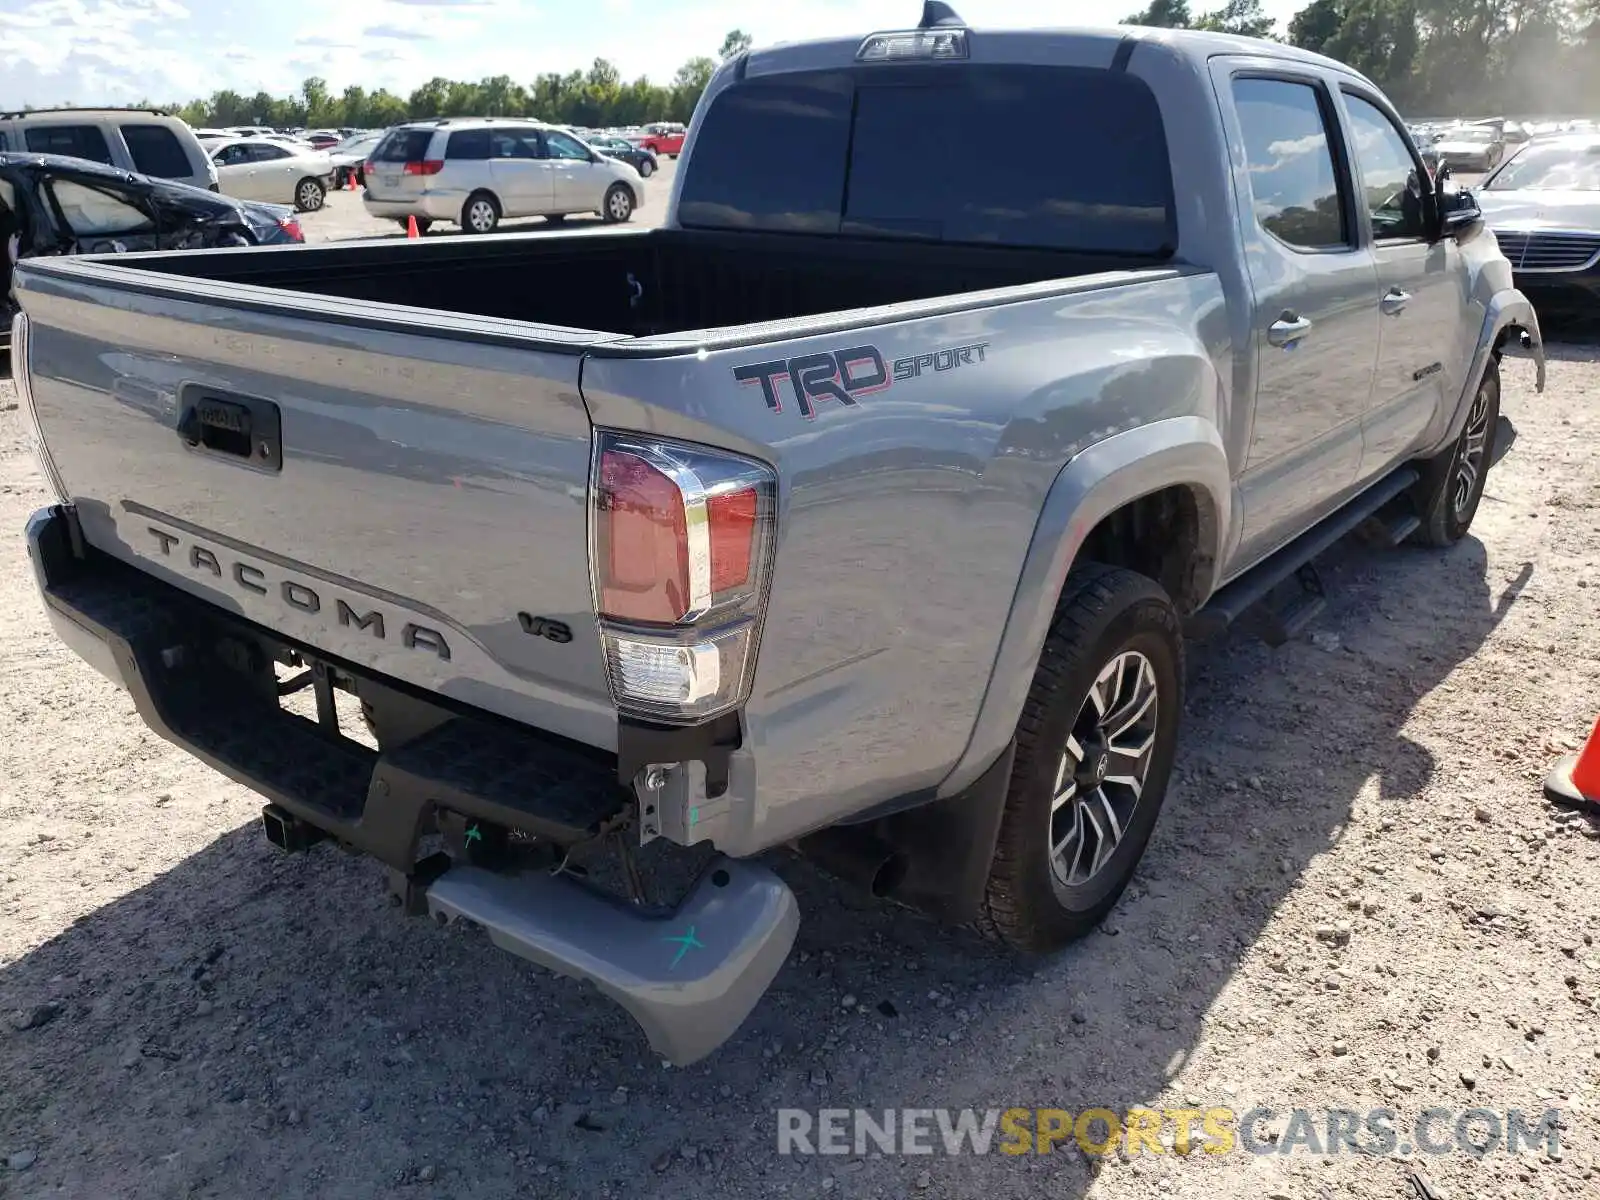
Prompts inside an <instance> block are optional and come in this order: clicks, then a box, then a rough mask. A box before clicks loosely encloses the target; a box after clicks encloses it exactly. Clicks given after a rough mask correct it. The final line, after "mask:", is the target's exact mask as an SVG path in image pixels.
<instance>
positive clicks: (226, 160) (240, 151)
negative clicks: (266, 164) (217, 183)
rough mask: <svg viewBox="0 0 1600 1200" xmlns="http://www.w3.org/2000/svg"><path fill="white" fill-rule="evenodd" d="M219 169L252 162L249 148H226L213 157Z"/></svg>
mask: <svg viewBox="0 0 1600 1200" xmlns="http://www.w3.org/2000/svg"><path fill="white" fill-rule="evenodd" d="M211 157H212V161H213V162H215V163H216V164H217V165H218V166H219V167H236V166H238V165H239V164H240V163H245V162H249V161H250V147H249V146H224V147H223V148H222V149H221V150H218V151H217V152H216V153H215V154H214V155H212V156H211Z"/></svg>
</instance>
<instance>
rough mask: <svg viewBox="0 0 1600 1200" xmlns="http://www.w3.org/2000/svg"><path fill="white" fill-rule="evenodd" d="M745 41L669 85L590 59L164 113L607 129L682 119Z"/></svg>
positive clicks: (737, 40) (697, 62)
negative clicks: (577, 66) (558, 66)
mask: <svg viewBox="0 0 1600 1200" xmlns="http://www.w3.org/2000/svg"><path fill="white" fill-rule="evenodd" d="M749 47H750V35H749V34H747V33H744V32H742V31H741V30H738V29H735V30H734V31H733V32H731V33H729V34H728V36H727V37H726V38H724V39H723V42H722V48H721V50H719V51H718V53H717V57H716V58H709V57H703V58H691V59H690V60H689V61H688V62H686V63H684V64H683V66H681V67H679V68H678V71H677V74H676V75H674V76H673V77H672V80H671V82H670V83H667V84H657V83H653V82H651V81H650V80H649V79H647V78H644V77H642V76H641V77H640V78H638V79H635V80H632V81H631V82H625V81H624V80H623V78H622V73H621V72H620V71H618V70H617V68H616V66H615V65H614V64H612V63H610V62H608V61H606V60H605V59H603V58H597V59H595V60H594V63H593V64H592V65H591V66H590V67H589V69H588V70H587V71H572V72H570V73H568V74H566V75H562V74H560V73H558V72H549V73H547V74H544V75H540V76H538V77H537V78H535V79H534V80H533V81H532V82H531V83H528V84H521V83H518V82H517V81H516V80H514V79H512V78H511V76H509V75H495V76H492V77H490V78H488V79H480V80H478V81H477V82H476V83H471V82H467V81H464V80H456V79H444V78H442V77H441V78H435V79H430V80H429V81H428V82H427V83H425V84H423V85H422V86H421V87H419V88H417V89H416V90H415V91H413V92H412V93H411V94H410V95H407V96H397V95H395V94H394V93H393V92H390V91H388V90H387V89H385V88H379V89H378V90H377V91H373V92H369V91H367V90H366V89H365V88H362V87H359V86H351V87H347V88H345V89H344V91H343V92H340V93H337V94H336V93H334V92H333V91H332V90H331V89H330V88H329V86H328V83H327V81H326V80H324V79H315V78H313V79H308V80H306V81H305V83H304V84H302V85H301V87H300V92H299V94H298V95H294V96H273V95H271V94H269V93H267V92H257V93H256V94H255V95H253V96H245V95H241V94H240V93H238V92H234V91H220V92H214V93H213V94H212V95H211V97H210V98H209V99H206V100H193V101H190V102H189V103H187V104H173V105H169V106H168V107H169V108H170V109H171V111H174V112H176V113H178V114H179V115H180V116H182V117H183V119H184V120H185V121H187V122H189V124H190V125H193V126H195V127H196V128H200V129H204V128H216V127H223V128H226V127H227V126H230V125H270V126H272V127H273V128H275V129H295V128H307V129H319V128H334V129H336V128H349V127H353V128H357V129H383V128H386V127H387V126H390V125H396V124H399V123H400V122H401V121H410V120H422V119H426V118H429V117H524V116H527V117H539V118H541V119H542V120H546V121H552V122H555V123H557V124H562V125H578V126H584V127H609V126H617V125H643V124H646V123H648V122H650V121H688V119H689V116H690V114H692V113H693V112H694V106H695V104H696V103H698V102H699V99H700V93H701V92H703V91H704V90H705V87H706V84H707V83H709V82H710V81H711V76H712V73H713V72H715V71H716V69H717V65H718V62H719V61H720V60H723V59H727V58H731V57H732V56H734V55H736V54H739V53H740V52H742V51H744V50H747V49H749Z"/></svg>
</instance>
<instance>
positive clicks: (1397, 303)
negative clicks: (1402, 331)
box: [1378, 288, 1411, 317]
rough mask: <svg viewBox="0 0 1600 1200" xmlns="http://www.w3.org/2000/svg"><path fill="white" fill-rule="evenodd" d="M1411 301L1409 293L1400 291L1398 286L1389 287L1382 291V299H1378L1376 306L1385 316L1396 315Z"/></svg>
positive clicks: (1403, 310)
mask: <svg viewBox="0 0 1600 1200" xmlns="http://www.w3.org/2000/svg"><path fill="white" fill-rule="evenodd" d="M1410 303H1411V293H1409V292H1402V291H1401V290H1400V289H1399V288H1390V289H1389V290H1388V291H1387V292H1385V293H1384V295H1383V299H1382V300H1380V301H1378V307H1379V308H1381V309H1382V310H1383V315H1384V316H1386V317H1398V316H1399V315H1400V314H1401V313H1403V312H1405V310H1406V305H1408V304H1410Z"/></svg>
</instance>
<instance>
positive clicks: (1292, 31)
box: [1289, 0, 1344, 52]
mask: <svg viewBox="0 0 1600 1200" xmlns="http://www.w3.org/2000/svg"><path fill="white" fill-rule="evenodd" d="M1343 24H1344V4H1343V0H1311V3H1310V4H1308V5H1306V6H1305V7H1304V8H1302V9H1301V10H1300V11H1299V12H1297V13H1295V15H1294V19H1293V20H1291V21H1290V22H1289V44H1290V45H1291V46H1299V47H1300V48H1301V49H1302V50H1314V51H1318V52H1320V51H1321V50H1322V48H1323V47H1324V46H1326V45H1327V44H1328V43H1329V42H1331V41H1333V39H1334V38H1335V37H1337V36H1338V33H1339V29H1340V27H1341V26H1342V25H1343Z"/></svg>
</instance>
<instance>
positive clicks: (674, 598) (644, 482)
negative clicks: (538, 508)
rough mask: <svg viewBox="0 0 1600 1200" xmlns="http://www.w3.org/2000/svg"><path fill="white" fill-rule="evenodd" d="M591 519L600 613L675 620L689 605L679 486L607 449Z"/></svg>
mask: <svg viewBox="0 0 1600 1200" xmlns="http://www.w3.org/2000/svg"><path fill="white" fill-rule="evenodd" d="M597 520H598V527H597V530H596V532H597V534H598V537H599V545H598V547H597V549H598V550H599V552H600V563H599V567H600V615H601V616H604V617H609V618H611V619H612V620H616V621H648V622H660V623H662V624H668V625H670V624H672V623H673V622H674V621H677V620H680V619H681V618H682V617H683V615H684V614H685V613H686V612H688V611H689V535H688V527H687V526H688V518H687V515H686V513H685V511H684V504H683V494H682V493H681V492H680V491H679V490H678V485H677V484H675V483H674V482H673V481H672V480H671V479H670V478H669V477H668V476H667V475H666V474H665V473H663V472H662V471H660V470H657V469H656V468H655V467H653V466H651V465H650V464H649V463H648V462H646V461H645V460H644V459H642V458H640V457H638V456H636V455H633V454H629V453H627V452H626V451H622V450H607V451H605V452H604V453H603V454H601V456H600V497H599V513H598V516H597Z"/></svg>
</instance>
